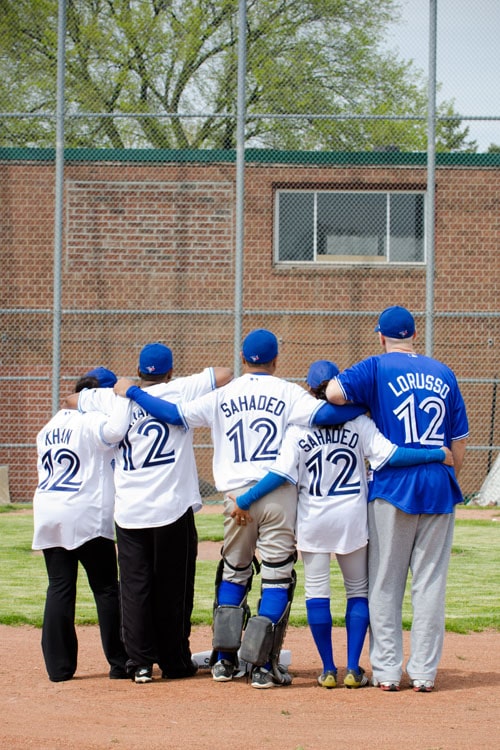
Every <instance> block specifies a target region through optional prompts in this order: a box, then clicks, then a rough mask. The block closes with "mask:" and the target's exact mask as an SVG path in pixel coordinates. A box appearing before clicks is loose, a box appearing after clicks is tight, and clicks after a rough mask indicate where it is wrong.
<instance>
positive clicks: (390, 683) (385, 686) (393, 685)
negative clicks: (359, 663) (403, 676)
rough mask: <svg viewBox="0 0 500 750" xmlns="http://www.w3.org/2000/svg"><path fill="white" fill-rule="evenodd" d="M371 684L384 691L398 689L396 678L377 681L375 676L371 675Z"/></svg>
mask: <svg viewBox="0 0 500 750" xmlns="http://www.w3.org/2000/svg"><path fill="white" fill-rule="evenodd" d="M372 685H373V687H378V688H380V689H381V690H383V691H384V692H386V693H397V692H398V691H399V681H398V680H384V682H379V681H378V680H377V679H376V678H375V677H372Z"/></svg>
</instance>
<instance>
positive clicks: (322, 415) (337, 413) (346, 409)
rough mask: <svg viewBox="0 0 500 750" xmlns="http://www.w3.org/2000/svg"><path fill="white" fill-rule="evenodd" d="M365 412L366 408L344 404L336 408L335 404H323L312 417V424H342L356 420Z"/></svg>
mask: <svg viewBox="0 0 500 750" xmlns="http://www.w3.org/2000/svg"><path fill="white" fill-rule="evenodd" d="M366 411H367V408H366V406H357V405H354V404H345V406H337V405H335V404H329V403H324V404H323V405H322V406H321V407H320V408H319V409H318V410H317V411H316V412H315V414H314V415H313V418H312V424H317V425H324V426H326V427H327V426H329V425H334V424H344V423H345V422H349V421H350V420H351V419H356V417H359V416H360V415H361V414H364V413H365V412H366Z"/></svg>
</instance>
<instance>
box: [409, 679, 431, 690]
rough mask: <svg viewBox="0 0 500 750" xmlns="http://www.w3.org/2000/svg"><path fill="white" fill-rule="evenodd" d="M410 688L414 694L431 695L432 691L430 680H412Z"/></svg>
mask: <svg viewBox="0 0 500 750" xmlns="http://www.w3.org/2000/svg"><path fill="white" fill-rule="evenodd" d="M411 686H412V688H413V689H414V691H415V692H416V693H431V692H432V691H433V690H434V683H433V681H432V680H412V681H411Z"/></svg>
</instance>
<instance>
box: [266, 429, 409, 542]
mask: <svg viewBox="0 0 500 750" xmlns="http://www.w3.org/2000/svg"><path fill="white" fill-rule="evenodd" d="M395 450H396V446H395V445H393V444H392V443H391V442H390V440H387V438H385V437H384V436H383V435H382V433H381V432H380V431H379V430H378V429H377V427H376V426H375V423H374V422H373V421H372V420H371V419H369V418H368V417H367V416H365V415H362V416H360V417H357V418H356V419H353V420H351V421H349V422H346V424H344V425H341V426H337V427H308V428H305V427H298V426H297V425H291V426H290V427H289V428H288V429H287V431H286V434H285V437H284V439H283V443H282V445H281V449H280V452H279V455H278V458H277V459H276V463H275V464H273V466H272V471H273V472H274V473H276V474H280V475H281V476H283V477H284V478H285V479H287V480H288V481H289V482H291V483H292V484H296V485H297V486H298V497H299V502H298V509H297V528H296V535H297V547H298V549H299V550H302V551H306V552H332V551H333V552H336V553H339V554H348V553H349V552H353V551H354V550H356V549H359V548H360V547H363V546H364V545H365V544H366V542H367V539H368V523H367V513H366V502H367V496H368V486H367V470H366V462H365V459H366V460H368V461H369V463H370V467H371V468H372V469H374V470H375V469H380V468H381V467H382V466H384V465H385V463H386V462H387V461H388V460H389V459H390V457H391V456H392V454H393V453H394V451H395Z"/></svg>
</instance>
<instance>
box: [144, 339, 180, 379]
mask: <svg viewBox="0 0 500 750" xmlns="http://www.w3.org/2000/svg"><path fill="white" fill-rule="evenodd" d="M173 365H174V358H173V355H172V351H171V349H169V348H168V346H165V344H160V343H159V342H155V343H154V344H146V346H145V347H143V349H142V351H141V353H140V355H139V372H142V373H143V374H144V375H165V374H166V373H167V372H169V371H170V370H171V369H172V367H173Z"/></svg>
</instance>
